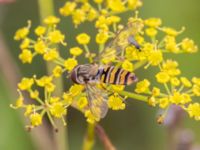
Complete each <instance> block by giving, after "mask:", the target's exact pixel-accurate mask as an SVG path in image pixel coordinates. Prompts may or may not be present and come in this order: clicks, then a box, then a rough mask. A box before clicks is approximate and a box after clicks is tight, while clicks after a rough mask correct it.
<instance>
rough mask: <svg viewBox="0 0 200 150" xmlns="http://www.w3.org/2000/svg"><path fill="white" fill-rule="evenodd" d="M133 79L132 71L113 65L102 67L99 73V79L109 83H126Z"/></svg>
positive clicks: (131, 81)
mask: <svg viewBox="0 0 200 150" xmlns="http://www.w3.org/2000/svg"><path fill="white" fill-rule="evenodd" d="M135 80H136V77H135V75H134V74H133V73H131V72H129V71H126V70H124V69H122V68H117V67H114V66H109V67H106V68H104V69H103V71H102V74H101V81H102V82H104V83H109V84H116V85H127V84H131V83H133V82H134V81H135Z"/></svg>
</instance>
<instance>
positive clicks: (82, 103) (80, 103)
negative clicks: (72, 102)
mask: <svg viewBox="0 0 200 150" xmlns="http://www.w3.org/2000/svg"><path fill="white" fill-rule="evenodd" d="M77 105H78V107H79V108H80V109H83V108H85V107H86V106H87V105H88V100H87V97H81V98H79V99H78V102H77Z"/></svg>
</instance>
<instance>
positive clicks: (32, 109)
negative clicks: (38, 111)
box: [24, 105, 35, 116]
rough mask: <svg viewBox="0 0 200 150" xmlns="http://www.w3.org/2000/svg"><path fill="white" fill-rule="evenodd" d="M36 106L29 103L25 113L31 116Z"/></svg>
mask: <svg viewBox="0 0 200 150" xmlns="http://www.w3.org/2000/svg"><path fill="white" fill-rule="evenodd" d="M34 108H35V105H27V106H26V111H25V113H24V115H25V116H29V115H30V114H31V113H32V112H33V111H34Z"/></svg>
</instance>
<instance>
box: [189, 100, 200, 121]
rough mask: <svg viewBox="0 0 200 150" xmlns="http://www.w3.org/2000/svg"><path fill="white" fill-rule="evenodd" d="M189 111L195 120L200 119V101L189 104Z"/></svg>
mask: <svg viewBox="0 0 200 150" xmlns="http://www.w3.org/2000/svg"><path fill="white" fill-rule="evenodd" d="M187 112H188V113H189V115H190V117H191V118H193V117H194V119H195V120H200V104H199V103H193V104H189V106H188V108H187Z"/></svg>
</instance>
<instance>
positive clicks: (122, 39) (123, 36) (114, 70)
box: [71, 24, 140, 118]
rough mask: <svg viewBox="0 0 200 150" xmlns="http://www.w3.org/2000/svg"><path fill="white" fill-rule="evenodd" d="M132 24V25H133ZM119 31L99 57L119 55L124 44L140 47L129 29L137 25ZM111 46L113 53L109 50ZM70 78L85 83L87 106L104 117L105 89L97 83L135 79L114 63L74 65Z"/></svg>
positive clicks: (128, 82)
mask: <svg viewBox="0 0 200 150" xmlns="http://www.w3.org/2000/svg"><path fill="white" fill-rule="evenodd" d="M133 26H134V27H133ZM133 26H131V27H127V28H125V29H123V30H122V31H120V32H119V33H118V34H117V36H116V37H115V39H114V40H113V41H112V42H111V43H110V44H109V45H108V46H107V47H106V48H105V49H104V50H103V51H102V52H101V53H100V56H99V59H101V58H102V57H104V59H107V58H109V57H111V56H112V55H116V56H117V55H121V53H122V51H124V49H125V46H126V45H130V44H132V45H134V46H135V47H136V48H137V49H140V46H139V44H138V43H137V42H136V41H135V40H134V37H133V34H130V33H132V32H131V30H133V29H135V28H136V27H137V25H136V24H134V25H133ZM110 48H112V49H113V50H114V51H115V53H113V52H111V53H110V52H109V49H110ZM71 79H72V81H73V82H74V83H76V84H82V85H85V89H86V93H87V98H88V103H89V105H88V106H89V108H90V111H91V112H92V114H93V115H94V116H95V117H96V118H104V117H105V115H106V114H107V111H108V105H107V99H108V94H107V91H106V90H103V89H101V88H99V87H98V86H97V85H98V84H99V83H106V84H114V85H130V84H132V83H134V82H136V81H137V78H136V76H135V74H134V73H132V72H129V71H126V70H124V69H122V68H119V67H116V66H114V65H98V64H82V65H78V66H76V67H75V68H74V69H73V70H72V72H71Z"/></svg>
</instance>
